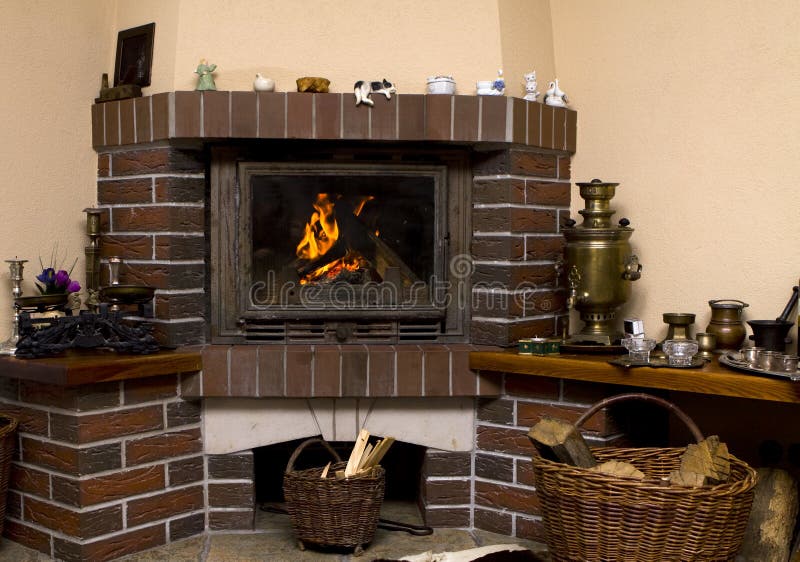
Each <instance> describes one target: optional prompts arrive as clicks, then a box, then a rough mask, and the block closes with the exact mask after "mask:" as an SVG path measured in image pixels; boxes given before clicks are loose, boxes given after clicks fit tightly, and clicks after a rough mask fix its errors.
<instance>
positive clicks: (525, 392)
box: [3, 92, 616, 560]
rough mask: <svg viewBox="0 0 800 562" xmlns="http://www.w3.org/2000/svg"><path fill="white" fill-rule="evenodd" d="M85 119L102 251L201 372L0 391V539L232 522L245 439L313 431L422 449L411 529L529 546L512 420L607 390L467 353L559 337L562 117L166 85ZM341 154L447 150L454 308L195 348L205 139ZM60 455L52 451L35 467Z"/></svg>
mask: <svg viewBox="0 0 800 562" xmlns="http://www.w3.org/2000/svg"><path fill="white" fill-rule="evenodd" d="M92 131H93V145H94V147H95V149H96V150H97V153H98V184H97V186H98V204H99V207H100V208H101V209H102V210H103V228H102V230H103V236H102V239H101V251H102V256H103V259H107V258H108V257H109V256H120V257H122V258H123V259H124V260H125V262H126V267H125V268H123V270H122V271H121V274H120V276H121V280H122V282H124V283H132V284H147V285H151V286H154V287H155V288H156V295H155V303H154V304H155V306H154V310H155V318H154V319H153V320H152V321H153V324H154V326H155V332H156V334H157V337H158V339H159V341H160V342H162V343H163V344H165V345H168V346H179V347H180V348H181V349H182V350H187V351H186V352H187V353H189V354H190V355H191V354H193V356H194V357H196V359H197V361H198V366H199V368H187V367H186V365H184V366H183V368H181V369H177V368H174V367H170V366H169V365H165V366H164V368H163V369H162V370H161V371H160V372H159V371H158V370H157V369H156V370H155V371H154V370H152V369H151V370H149V371H148V373H147V374H142V373H140V374H138V375H137V374H131V373H127V374H126V377H120V378H128V377H133V380H123V381H121V382H112V383H106V384H107V385H108V386H107V388H106V387H105V386H104V387H102V389H103V391H102V392H103V395H104V396H106V398H107V399H104V400H101V401H100V402H96V401H94V400H93V399H90V398H89V397H92V396H95V394H96V388H92V387H91V386H90V385H87V384H80V383H76V386H74V387H73V388H72V389H71V390H70V392H69V393H67V394H66V396H69V397H70V398H69V400H72V401H71V402H70V401H69V400H68V401H67V402H63V401H62V400H61V399H59V400H57V401H54V400H55V398H41V396H43V395H45V396H52V395H54V394H58V387H57V386H55V385H54V384H52V381H50V382H41V381H40V382H35V383H31V382H25V381H22V382H21V383H20V384H18V385H17V386H14V387H12V388H10V389H8V391H7V392H6V393H5V394H4V396H3V400H4V402H5V403H6V404H7V405H8V406H9V407H11V408H13V409H15V410H16V411H18V412H19V413H20V414H21V415H22V417H23V418H24V422H23V424H22V426H21V430H20V435H21V440H20V445H21V454H20V458H19V460H18V462H16V463H15V467H16V468H15V477H14V481H13V483H12V489H13V492H12V496H11V497H12V503H11V506H12V507H11V509H10V513H9V516H10V519H9V524H8V525H7V527H6V534H7V536H9V537H10V538H12V539H13V540H16V541H19V542H22V543H24V544H27V545H29V546H33V547H34V548H37V549H38V550H41V551H43V552H47V553H48V554H51V555H57V556H59V557H62V558H65V559H75V560H81V559H87V557H88V558H91V559H110V558H113V557H116V556H120V555H122V554H125V553H128V552H133V551H135V550H139V549H142V548H146V547H149V546H154V545H155V544H161V543H163V542H167V541H172V540H177V539H179V538H182V537H185V536H189V535H191V534H196V533H198V532H202V530H203V529H209V530H212V531H222V530H250V529H252V528H253V519H254V510H255V500H254V498H255V493H254V486H255V484H254V482H255V478H254V474H253V467H254V461H253V450H254V449H255V448H257V447H261V446H264V445H269V444H272V443H280V442H283V441H289V440H292V439H298V438H302V437H306V436H311V435H317V434H321V435H323V436H324V437H325V438H326V439H329V440H336V441H348V440H352V439H354V437H355V435H356V432H357V430H358V428H359V427H360V426H361V425H365V426H366V427H367V429H369V430H370V431H371V432H372V433H373V434H377V435H387V434H392V435H394V436H395V437H397V438H398V440H401V441H405V442H408V443H414V444H417V445H421V446H423V447H426V448H427V449H426V453H425V461H424V463H423V468H422V478H421V482H420V491H419V501H420V504H421V507H422V511H423V514H424V516H425V518H426V521H427V522H428V524H430V525H433V526H455V527H473V526H474V527H477V528H483V529H488V530H492V531H496V532H501V533H505V534H508V535H511V536H519V537H527V538H540V537H541V530H540V523H539V519H538V517H537V515H538V510H537V508H536V501H535V492H534V489H533V483H532V480H531V474H530V467H529V466H528V465H529V463H528V462H527V460H526V459H527V458H529V456H530V452H531V449H530V446H529V445H528V443H527V438H526V437H525V430H526V428H527V427H529V426H530V425H531V422H532V421H533V420H535V419H536V418H537V417H538V415H540V414H541V413H546V412H552V411H558V412H559V413H562V414H566V415H568V416H575V415H577V414H578V413H579V412H580V411H581V410H582V409H583V408H584V407H585V406H586V405H587V404H591V403H593V402H594V401H595V398H597V397H598V396H599V395H601V394H603V393H604V392H605V391H604V389H602V388H594V387H592V385H581V384H579V383H578V384H576V385H575V387H572V386H571V387H569V388H567V387H566V386H564V384H562V383H559V382H556V383H555V386H552V385H551V384H550V383H547V382H545V383H542V382H530V381H529V380H526V379H525V378H516V377H514V376H513V375H507V376H503V375H502V374H500V373H481V372H475V371H471V370H470V369H469V364H468V361H469V353H470V352H471V351H474V350H477V349H486V348H487V346H489V347H490V348H496V347H507V346H510V345H513V344H514V343H515V342H516V340H517V339H518V338H520V337H530V336H533V335H537V334H538V335H543V336H544V335H551V334H554V333H560V331H561V329H562V323H563V322H564V321H565V317H566V312H565V310H564V300H565V295H564V292H563V290H561V289H559V288H558V284H557V281H556V279H555V269H554V263H555V260H556V259H557V258H558V257H559V256H560V254H561V251H562V247H563V241H562V236H561V235H560V233H559V227H560V225H561V224H562V222H563V221H565V220H566V219H567V218H568V214H569V198H570V183H569V178H570V176H569V170H570V156H571V154H572V153H573V152H574V150H575V136H576V114H575V112H573V111H570V110H567V109H563V108H554V107H549V106H545V105H542V104H539V103H531V102H527V101H524V100H521V99H516V98H505V97H474V96H424V95H412V94H400V95H397V96H395V97H394V98H393V99H392V100H390V101H389V100H385V99H384V98H382V97H379V98H376V99H375V106H374V107H372V108H370V107H355V105H354V104H353V100H352V99H351V96H349V95H343V94H299V93H254V92H203V93H200V92H170V93H164V94H156V95H154V96H150V97H144V98H137V99H133V100H122V101H116V102H108V103H104V104H96V105H94V106H93V107H92ZM342 145H347V146H352V147H355V148H357V150H358V151H360V153H361V154H378V153H381V154H386V153H391V152H393V151H401V150H408V149H413V150H414V151H415V153H417V154H419V153H420V152H422V153H424V151H425V150H431V151H434V150H435V151H442V150H445V151H449V152H451V153H452V152H454V153H457V154H458V155H459V158H460V159H461V160H462V161H463V162H466V165H467V170H468V180H467V183H466V186H467V188H466V189H465V190H464V191H463V192H459V193H461V194H460V195H459V198H461V199H463V200H462V201H452V202H451V204H454V205H458V206H459V209H460V212H461V213H462V214H463V215H464V216H465V217H466V218H465V220H464V223H463V224H464V228H465V229H466V236H465V240H464V241H463V243H464V249H465V252H462V253H467V254H469V260H468V262H469V268H468V270H467V276H466V282H465V287H466V290H467V295H468V299H467V302H466V306H467V310H465V311H464V313H465V314H464V316H463V320H462V321H461V322H460V324H458V326H457V327H456V329H454V330H451V331H450V332H448V333H447V337H445V338H441V339H434V340H429V339H426V337H420V338H419V339H415V337H416V336H415V337H412V338H410V339H409V340H403V341H400V340H398V339H390V340H386V341H377V342H375V343H364V342H363V341H359V342H356V343H352V342H350V341H347V340H345V341H342V342H341V343H331V341H330V338H323V339H313V338H311V339H306V340H304V339H303V338H308V337H309V336H308V333H309V332H303V333H304V334H305V335H303V336H302V337H300V338H296V339H289V340H287V339H286V338H284V339H283V340H281V341H280V342H277V343H275V342H264V341H260V342H247V341H237V340H236V339H235V338H234V340H233V341H226V342H218V341H216V340H214V338H213V337H212V336H213V333H212V332H213V330H212V329H211V328H210V325H211V324H213V321H214V315H215V314H216V310H215V309H214V306H215V305H214V304H213V299H212V292H213V288H214V282H213V281H212V279H213V278H214V277H213V274H214V271H213V270H214V269H215V268H220V267H228V266H230V264H229V263H225V264H219V263H215V262H214V260H211V259H210V257H211V256H212V255H214V252H213V250H212V247H211V246H212V245H213V241H212V237H211V234H210V233H211V232H212V231H213V228H220V227H221V228H225V227H226V225H225V224H222V225H219V224H215V222H218V221H219V220H220V219H219V217H218V216H217V215H216V214H215V213H214V211H213V209H214V207H213V205H211V201H212V199H213V197H214V194H213V193H212V191H211V190H212V189H213V186H214V185H215V183H214V179H213V175H214V174H215V173H216V172H215V169H214V168H213V166H212V154H213V152H214V150H218V149H219V148H220V147H223V148H224V149H226V150H227V149H229V148H230V147H238V148H240V149H241V148H242V147H243V148H244V150H247V151H250V152H261V153H265V154H272V153H276V152H278V151H283V152H282V154H286V153H287V151H288V152H289V153H291V151H292V150H294V149H295V148H297V147H302V150H303V151H304V152H305V153H308V152H309V151H312V152H313V151H314V150H320V151H323V152H324V151H327V150H328V149H329V148H330V147H331V146H337V147H338V146H342ZM287 341H288V343H287ZM187 346H188V347H187ZM32 389H33V390H32ZM34 390H35V392H34ZM64 400H66V398H64ZM62 417H63V418H65V419H67V420H68V421H70V423H69V424H67V427H69V428H71V429H69V430H67V429H63V428H62V427H61V421H60V420H61V418H62ZM437 420H449V421H448V422H447V423H441V424H440V423H437ZM103 428H105V429H103ZM591 429H592V430H594V431H596V432H597V438H598V439H600V440H601V441H602V440H606V441H608V440H610V439H613V438H614V436H615V435H616V432H615V428H614V427H613V425H611V424H610V422H609V423H606V422H605V421H600V422H598V425H597V426H596V427H593V428H591ZM65 432H66V433H65ZM48 448H49V449H52V450H48ZM62 448H66V449H68V450H69V451H70V452H69V455H67V457H69V458H68V459H66V458H65V459H60V460H58V461H55V460H53V457H54V456H59V455H60V453H56V452H55V451H61V450H62ZM139 448H142V450H143V451H144V450H145V449H146V450H147V451H148V452H146V453H144V452H143V453H142V454H143V455H144V456H143V457H141V458H139V457H137V452H136V451H137V450H139ZM42 449H44V450H46V451H47V452H45V453H41V454H39V453H37V451H39V450H42ZM95 450H97V451H98V455H99V456H98V457H95V455H94V452H95ZM100 453H102V454H100ZM73 457H74V458H73ZM100 457H102V458H104V459H105V460H104V461H102V462H101V461H97V462H99V463H100V464H94V459H95V458H100ZM106 457H107V458H106ZM104 463H105V464H104ZM151 504H152V505H151ZM58 514H62V515H63V516H64V517H66V518H67V520H69V521H74V525H73V527H70V528H66V527H64V526H63V524H62V523H59V522H58V521H57V519H59V518H62V519H63V517H61V516H60V515H58ZM67 516H68V517H67ZM112 520H113V521H114V522H113V523H111V521H112ZM96 522H102V524H101V525H100V526H98V523H96ZM103 525H105V526H103ZM108 525H111V526H110V527H108Z"/></svg>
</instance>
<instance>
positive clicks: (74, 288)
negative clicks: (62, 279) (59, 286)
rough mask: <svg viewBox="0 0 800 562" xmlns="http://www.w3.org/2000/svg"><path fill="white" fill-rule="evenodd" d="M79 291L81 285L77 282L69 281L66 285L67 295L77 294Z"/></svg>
mask: <svg viewBox="0 0 800 562" xmlns="http://www.w3.org/2000/svg"><path fill="white" fill-rule="evenodd" d="M80 290H81V284H80V283H78V282H77V281H70V282H69V285H67V292H68V293H77V292H78V291H80Z"/></svg>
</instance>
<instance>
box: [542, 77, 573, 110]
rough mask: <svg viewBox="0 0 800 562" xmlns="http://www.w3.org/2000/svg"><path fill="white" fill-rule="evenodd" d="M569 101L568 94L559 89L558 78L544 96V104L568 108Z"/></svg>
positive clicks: (551, 83)
mask: <svg viewBox="0 0 800 562" xmlns="http://www.w3.org/2000/svg"><path fill="white" fill-rule="evenodd" d="M567 101H568V100H567V94H566V93H565V92H564V91H563V90H562V89H561V88H559V87H558V78H556V79H555V80H554V81H553V82H550V88H548V90H547V92H546V93H545V94H544V103H546V104H547V105H553V106H556V107H566V106H567Z"/></svg>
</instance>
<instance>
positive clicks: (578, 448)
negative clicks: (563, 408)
mask: <svg viewBox="0 0 800 562" xmlns="http://www.w3.org/2000/svg"><path fill="white" fill-rule="evenodd" d="M528 439H530V440H531V442H532V443H533V446H534V447H536V450H537V451H538V452H539V454H540V455H541V456H542V457H543V458H545V459H549V460H552V461H557V462H563V463H565V464H570V465H572V466H580V467H584V468H591V467H593V466H595V465H596V464H597V461H596V460H595V458H594V455H592V452H591V451H590V450H589V446H588V445H587V444H586V441H584V440H583V436H582V435H581V434H580V432H579V431H578V429H577V428H576V427H575V426H574V425H572V424H571V423H569V422H567V421H564V420H559V419H555V418H542V419H541V420H540V421H539V422H538V423H537V424H536V425H534V426H533V427H532V428H531V430H530V431H529V432H528Z"/></svg>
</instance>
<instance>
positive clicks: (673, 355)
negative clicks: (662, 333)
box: [661, 340, 699, 367]
mask: <svg viewBox="0 0 800 562" xmlns="http://www.w3.org/2000/svg"><path fill="white" fill-rule="evenodd" d="M661 347H662V349H663V350H664V353H665V354H666V356H667V362H668V363H669V364H670V365H674V366H677V367H685V366H687V365H691V364H692V357H694V355H695V353H697V350H698V349H699V348H698V345H697V342H696V341H694V340H667V341H665V342H664V343H663V345H662V346H661Z"/></svg>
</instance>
